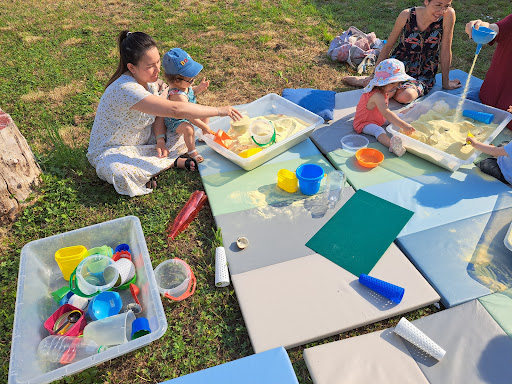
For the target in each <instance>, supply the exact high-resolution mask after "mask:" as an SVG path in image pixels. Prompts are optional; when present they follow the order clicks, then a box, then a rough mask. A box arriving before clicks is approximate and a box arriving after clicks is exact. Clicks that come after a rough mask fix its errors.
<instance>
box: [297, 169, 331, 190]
mask: <svg viewBox="0 0 512 384" xmlns="http://www.w3.org/2000/svg"><path fill="white" fill-rule="evenodd" d="M295 174H296V176H297V179H299V188H300V191H301V192H302V194H304V195H314V194H315V193H317V192H318V191H319V190H320V183H321V182H322V178H323V177H324V170H323V168H322V167H321V166H319V165H316V164H302V165H301V166H300V167H298V168H297V170H296V171H295Z"/></svg>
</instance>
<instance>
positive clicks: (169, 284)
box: [155, 258, 197, 301]
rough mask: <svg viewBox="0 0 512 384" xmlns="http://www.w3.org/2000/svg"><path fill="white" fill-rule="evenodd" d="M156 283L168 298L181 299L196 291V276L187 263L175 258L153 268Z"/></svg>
mask: <svg viewBox="0 0 512 384" xmlns="http://www.w3.org/2000/svg"><path fill="white" fill-rule="evenodd" d="M155 279H156V285H157V286H158V290H159V291H160V293H161V294H162V295H163V296H164V297H167V298H168V299H171V300H174V301H181V300H184V299H186V298H187V297H189V296H192V295H193V294H194V292H195V291H196V283H197V282H196V277H195V276H194V272H192V270H191V269H190V267H189V265H188V264H187V263H185V262H184V261H183V260H181V259H178V258H175V259H171V260H166V261H163V262H162V263H160V264H159V265H158V266H157V267H156V268H155Z"/></svg>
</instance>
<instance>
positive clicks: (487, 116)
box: [462, 109, 494, 124]
mask: <svg viewBox="0 0 512 384" xmlns="http://www.w3.org/2000/svg"><path fill="white" fill-rule="evenodd" d="M462 116H464V117H469V118H470V119H473V120H476V121H480V122H481V123H484V124H491V123H492V121H493V120H494V115H493V114H492V113H486V112H478V111H473V110H471V109H465V110H463V111H462Z"/></svg>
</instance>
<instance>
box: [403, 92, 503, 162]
mask: <svg viewBox="0 0 512 384" xmlns="http://www.w3.org/2000/svg"><path fill="white" fill-rule="evenodd" d="M454 118H455V109H450V107H449V105H448V104H447V103H446V102H445V101H443V100H441V101H438V102H437V103H435V104H434V106H433V107H432V109H431V110H430V111H428V112H427V113H425V114H424V115H421V116H420V118H419V119H418V120H416V121H412V122H410V124H411V125H412V126H413V127H414V129H415V130H416V131H415V132H413V133H412V134H411V137H412V138H413V139H416V140H418V141H420V142H422V143H424V144H427V145H430V146H431V147H434V148H436V149H439V150H441V151H443V152H445V153H447V154H449V155H452V156H455V157H457V158H459V159H461V160H467V159H468V158H469V157H470V156H471V155H472V154H473V152H474V151H475V149H474V148H473V146H471V145H470V144H466V137H467V135H468V132H471V133H472V134H473V135H474V136H475V138H476V139H477V140H478V141H480V142H482V141H484V140H485V139H486V138H487V137H489V136H490V135H491V133H492V132H494V131H495V130H496V128H497V127H498V124H485V123H481V122H478V121H474V120H472V119H467V120H466V118H462V119H461V120H459V121H456V122H454ZM402 133H403V132H402Z"/></svg>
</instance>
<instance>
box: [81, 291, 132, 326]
mask: <svg viewBox="0 0 512 384" xmlns="http://www.w3.org/2000/svg"><path fill="white" fill-rule="evenodd" d="M122 306H123V301H122V300H121V296H119V293H117V292H112V291H107V292H101V293H100V294H99V295H96V296H94V297H93V299H92V300H91V303H90V304H89V310H88V311H87V313H88V314H89V316H90V317H91V319H92V320H94V321H95V320H100V319H104V318H106V317H109V316H114V315H117V314H118V313H119V311H120V310H121V307H122Z"/></svg>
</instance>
